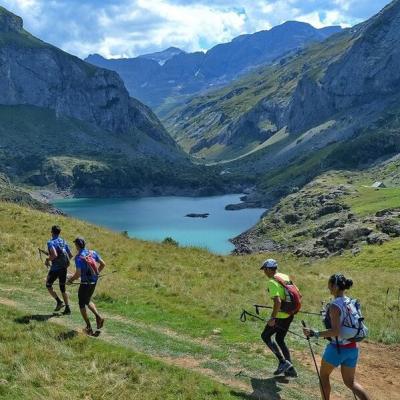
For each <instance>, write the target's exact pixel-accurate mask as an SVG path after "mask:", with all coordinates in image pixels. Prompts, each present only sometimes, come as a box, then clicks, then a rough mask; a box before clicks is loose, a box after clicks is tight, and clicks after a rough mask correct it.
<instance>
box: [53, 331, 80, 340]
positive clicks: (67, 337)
mask: <svg viewBox="0 0 400 400" xmlns="http://www.w3.org/2000/svg"><path fill="white" fill-rule="evenodd" d="M76 336H78V332H77V331H72V330H71V331H68V332H62V333H60V334H59V335H58V336H57V337H56V340H58V341H60V342H63V341H64V340H71V339H73V338H74V337H76Z"/></svg>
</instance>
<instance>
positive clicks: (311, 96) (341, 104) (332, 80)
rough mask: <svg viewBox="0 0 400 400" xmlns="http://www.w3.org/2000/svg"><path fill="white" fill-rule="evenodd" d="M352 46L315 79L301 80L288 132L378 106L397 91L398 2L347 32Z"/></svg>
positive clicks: (399, 77) (399, 64)
mask: <svg viewBox="0 0 400 400" xmlns="http://www.w3.org/2000/svg"><path fill="white" fill-rule="evenodd" d="M351 34H352V36H353V41H354V43H353V45H352V46H351V48H350V49H349V51H347V52H345V53H344V54H343V55H342V57H340V59H339V60H337V61H335V62H333V63H331V64H330V65H329V67H328V68H327V69H326V72H325V73H324V75H323V76H322V77H320V78H319V79H313V78H310V77H309V76H307V75H305V76H304V77H303V78H302V79H301V80H300V82H299V84H298V86H297V88H296V91H295V93H294V96H293V100H292V104H291V109H290V114H289V120H288V124H289V127H290V128H291V129H292V130H293V131H295V132H301V131H304V130H306V129H309V128H310V127H312V126H315V125H316V124H318V123H320V122H321V121H324V120H326V119H327V118H330V117H331V116H332V115H334V114H336V113H338V112H342V111H345V110H348V109H351V108H354V107H357V106H361V105H364V104H368V103H373V102H377V101H381V102H387V101H388V100H389V98H390V97H392V96H393V95H397V94H398V93H399V89H400V50H399V47H398V45H397V43H398V41H399V38H400V2H399V1H393V2H392V3H391V4H390V5H388V6H387V7H385V8H384V9H383V10H382V11H381V12H380V13H379V14H377V15H376V16H374V17H373V18H372V19H371V20H369V21H367V22H366V23H364V24H362V25H360V26H358V27H356V28H354V29H353V31H352V32H351Z"/></svg>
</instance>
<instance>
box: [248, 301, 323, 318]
mask: <svg viewBox="0 0 400 400" xmlns="http://www.w3.org/2000/svg"><path fill="white" fill-rule="evenodd" d="M253 306H254V307H255V309H256V314H257V315H258V314H260V311H259V309H260V308H268V309H271V310H272V309H273V308H274V307H272V306H264V305H261V304H253ZM298 312H299V313H301V314H308V315H318V316H321V313H320V312H319V313H316V312H311V311H301V310H300V311H298Z"/></svg>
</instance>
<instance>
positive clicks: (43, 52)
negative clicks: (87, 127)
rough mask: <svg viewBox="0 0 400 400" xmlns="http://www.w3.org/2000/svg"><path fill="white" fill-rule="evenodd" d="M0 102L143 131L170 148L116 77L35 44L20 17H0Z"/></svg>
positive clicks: (111, 127)
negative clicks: (46, 109)
mask: <svg viewBox="0 0 400 400" xmlns="http://www.w3.org/2000/svg"><path fill="white" fill-rule="evenodd" d="M0 32H3V33H7V35H6V36H4V38H0V43H1V46H0V104H3V105H21V104H29V105H35V106H37V107H44V108H50V109H53V110H55V111H56V114H57V115H59V116H68V117H73V118H76V119H79V120H82V121H86V122H89V123H91V124H93V125H96V126H97V127H99V128H102V129H105V130H107V131H110V132H113V133H118V134H129V133H134V132H137V131H139V130H140V131H143V134H150V135H151V136H153V137H154V139H156V140H158V141H161V142H164V143H165V144H168V145H170V146H173V141H172V140H171V138H170V137H169V135H168V134H167V133H166V132H165V130H164V129H163V127H162V126H161V124H160V123H159V122H158V120H157V118H156V117H155V116H154V115H152V113H151V111H150V110H148V109H147V108H145V106H143V105H141V104H140V103H139V102H136V101H134V100H132V99H131V98H130V97H129V94H128V91H127V90H126V89H125V86H124V84H123V82H122V80H121V78H120V77H119V76H118V75H117V74H116V73H115V72H112V71H109V70H105V69H101V68H96V67H94V66H92V65H89V64H87V63H85V62H82V61H81V60H80V59H78V58H76V57H73V56H71V55H69V54H67V53H64V52H62V51H61V50H59V49H57V48H55V47H53V46H50V45H47V44H45V43H43V42H40V41H39V40H37V39H36V38H34V37H32V36H30V35H29V34H28V33H27V32H25V31H24V30H23V26H22V19H21V18H19V17H17V16H15V15H13V14H11V13H8V12H6V11H3V12H2V13H1V14H0Z"/></svg>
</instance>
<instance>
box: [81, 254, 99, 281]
mask: <svg viewBox="0 0 400 400" xmlns="http://www.w3.org/2000/svg"><path fill="white" fill-rule="evenodd" d="M80 258H81V259H82V260H84V261H85V263H86V265H87V267H88V268H87V271H86V275H87V276H88V277H98V276H99V269H98V267H97V262H96V260H95V259H94V257H93V252H91V251H89V254H88V255H86V256H80Z"/></svg>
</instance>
